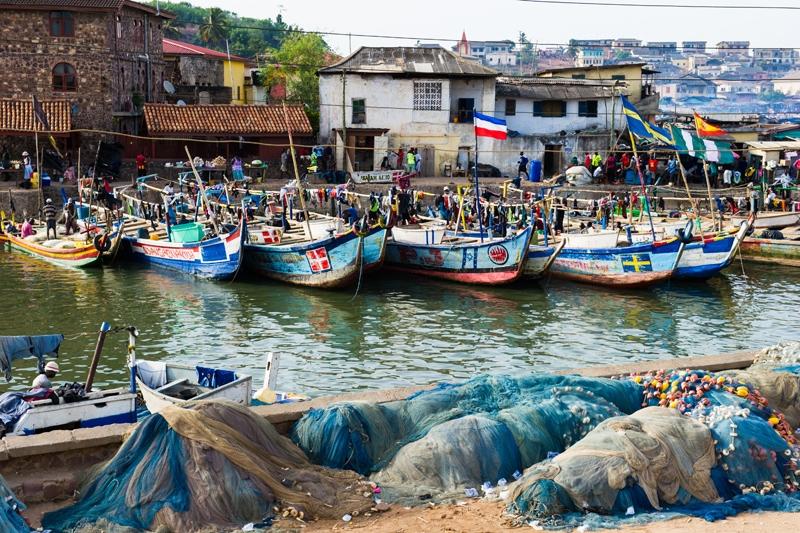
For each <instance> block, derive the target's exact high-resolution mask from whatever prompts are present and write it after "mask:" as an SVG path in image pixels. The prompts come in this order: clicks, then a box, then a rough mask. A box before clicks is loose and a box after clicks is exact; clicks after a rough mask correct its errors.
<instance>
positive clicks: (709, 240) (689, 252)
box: [675, 220, 751, 279]
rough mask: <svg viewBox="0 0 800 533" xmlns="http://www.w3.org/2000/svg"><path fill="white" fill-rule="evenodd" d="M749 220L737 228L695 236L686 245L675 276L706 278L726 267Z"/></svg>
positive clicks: (740, 242)
mask: <svg viewBox="0 0 800 533" xmlns="http://www.w3.org/2000/svg"><path fill="white" fill-rule="evenodd" d="M750 225H751V221H749V220H748V221H744V222H742V223H741V225H740V227H739V229H738V230H732V231H726V232H721V233H717V234H713V235H710V236H709V235H704V236H699V237H696V238H695V239H693V240H692V242H690V243H688V244H687V245H686V249H685V250H684V251H683V256H682V257H681V260H680V262H679V263H678V269H677V271H676V272H675V277H676V278H680V279H707V278H710V277H712V276H715V275H716V274H718V273H719V272H720V271H722V269H724V268H727V267H728V266H729V265H730V264H731V263H732V262H733V259H734V257H735V256H736V252H737V251H738V250H739V246H741V244H742V241H743V240H744V238H745V236H746V235H747V231H748V230H749V229H750Z"/></svg>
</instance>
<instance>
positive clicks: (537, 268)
mask: <svg viewBox="0 0 800 533" xmlns="http://www.w3.org/2000/svg"><path fill="white" fill-rule="evenodd" d="M566 244H567V242H566V241H563V240H562V241H560V242H559V243H558V244H556V245H555V246H537V245H533V244H532V245H530V246H529V247H528V261H527V262H526V263H525V270H523V271H522V275H523V276H524V277H526V278H529V279H537V278H541V277H542V276H544V275H545V274H546V273H547V271H548V270H550V267H551V266H552V265H553V262H554V261H555V260H556V257H558V254H560V253H561V250H563V249H564V246H566Z"/></svg>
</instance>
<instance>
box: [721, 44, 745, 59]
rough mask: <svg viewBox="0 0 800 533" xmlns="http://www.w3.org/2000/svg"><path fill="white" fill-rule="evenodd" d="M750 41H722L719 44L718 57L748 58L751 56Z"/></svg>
mask: <svg viewBox="0 0 800 533" xmlns="http://www.w3.org/2000/svg"><path fill="white" fill-rule="evenodd" d="M749 51H750V41H720V42H718V43H717V55H718V56H720V57H727V56H739V55H741V56H746V55H749Z"/></svg>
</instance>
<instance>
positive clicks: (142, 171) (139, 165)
mask: <svg viewBox="0 0 800 533" xmlns="http://www.w3.org/2000/svg"><path fill="white" fill-rule="evenodd" d="M146 174H147V158H146V157H145V156H144V154H142V153H140V154H139V155H137V156H136V175H137V176H138V177H140V178H141V177H142V176H144V175H146Z"/></svg>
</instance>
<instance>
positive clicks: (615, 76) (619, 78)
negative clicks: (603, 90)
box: [611, 74, 625, 81]
mask: <svg viewBox="0 0 800 533" xmlns="http://www.w3.org/2000/svg"><path fill="white" fill-rule="evenodd" d="M611 79H612V80H616V81H625V74H612V75H611Z"/></svg>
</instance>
